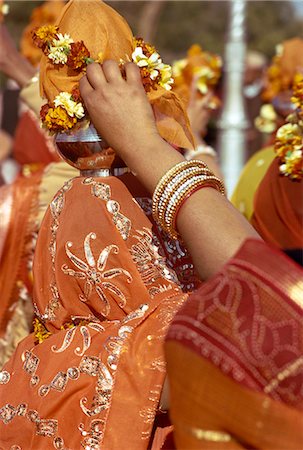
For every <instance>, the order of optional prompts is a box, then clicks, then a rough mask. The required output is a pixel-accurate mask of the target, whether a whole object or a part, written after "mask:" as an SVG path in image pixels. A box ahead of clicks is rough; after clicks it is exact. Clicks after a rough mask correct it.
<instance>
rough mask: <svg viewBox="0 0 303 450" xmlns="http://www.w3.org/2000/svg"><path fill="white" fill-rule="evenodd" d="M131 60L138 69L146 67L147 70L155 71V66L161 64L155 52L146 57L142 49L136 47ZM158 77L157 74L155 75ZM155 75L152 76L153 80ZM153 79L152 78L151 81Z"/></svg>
mask: <svg viewBox="0 0 303 450" xmlns="http://www.w3.org/2000/svg"><path fill="white" fill-rule="evenodd" d="M132 60H133V62H134V63H136V64H137V66H139V67H148V68H149V69H154V68H155V69H156V68H157V65H158V64H160V63H162V60H161V58H160V55H159V54H158V53H156V52H154V53H153V54H152V55H151V56H149V57H147V56H146V55H145V54H144V53H143V49H142V47H136V48H135V50H134V51H133V53H132ZM157 75H158V73H157ZM157 75H155V74H153V76H155V78H156V77H157ZM153 79H154V78H152V80H153Z"/></svg>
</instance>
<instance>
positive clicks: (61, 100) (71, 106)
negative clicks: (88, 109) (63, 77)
mask: <svg viewBox="0 0 303 450" xmlns="http://www.w3.org/2000/svg"><path fill="white" fill-rule="evenodd" d="M54 105H55V106H56V107H57V106H62V108H64V109H65V110H66V112H67V114H68V115H69V116H70V117H74V116H76V117H77V118H78V119H82V117H84V108H83V105H82V103H80V102H79V103H76V102H74V100H72V99H71V95H70V94H69V93H68V92H60V94H58V95H57V97H56V98H55V100H54Z"/></svg>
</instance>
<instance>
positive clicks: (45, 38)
mask: <svg viewBox="0 0 303 450" xmlns="http://www.w3.org/2000/svg"><path fill="white" fill-rule="evenodd" d="M57 32H58V27H57V26H55V25H44V26H43V27H40V28H38V29H36V30H34V31H33V39H34V41H35V42H36V43H37V45H38V47H41V46H42V45H43V44H47V43H48V42H50V41H52V40H53V39H55V38H56V36H57Z"/></svg>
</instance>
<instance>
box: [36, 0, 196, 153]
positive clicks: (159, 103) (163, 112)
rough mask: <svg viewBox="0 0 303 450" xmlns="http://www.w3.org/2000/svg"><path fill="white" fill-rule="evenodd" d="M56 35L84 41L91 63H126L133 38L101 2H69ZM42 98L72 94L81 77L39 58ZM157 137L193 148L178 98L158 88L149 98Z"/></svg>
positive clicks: (186, 121) (125, 24)
mask: <svg viewBox="0 0 303 450" xmlns="http://www.w3.org/2000/svg"><path fill="white" fill-rule="evenodd" d="M58 26H59V32H60V33H62V34H65V33H67V34H69V35H70V36H71V38H72V39H73V40H74V41H81V40H82V41H83V42H84V44H85V46H86V47H87V48H88V50H89V52H90V55H91V58H93V59H94V60H96V59H98V58H100V54H101V55H102V60H105V59H113V60H116V61H120V59H123V60H127V59H128V58H130V57H131V54H132V52H133V39H134V37H133V34H132V32H131V30H130V28H129V26H128V24H127V23H126V21H125V20H124V19H123V18H122V17H121V16H120V15H119V14H118V13H117V12H116V11H115V10H114V9H112V8H111V7H110V6H108V5H106V4H105V3H103V2H102V1H100V0H90V1H83V0H71V1H70V2H69V3H68V4H67V5H66V7H65V8H64V10H63V12H62V14H61V17H60V19H59V21H58ZM40 67H41V77H40V83H41V84H40V87H41V95H42V96H43V97H45V98H47V99H48V100H49V101H51V102H52V101H53V100H54V98H55V97H56V96H57V95H58V94H59V93H60V92H71V91H72V89H73V88H74V86H75V84H76V83H77V82H79V80H80V78H81V77H82V74H81V73H80V74H78V73H71V71H70V69H69V68H68V67H67V66H61V67H58V66H54V65H53V64H52V63H50V61H49V59H48V58H47V56H43V57H42V58H41V66H40ZM147 95H148V98H149V101H150V103H151V105H152V107H153V110H154V113H155V117H156V121H157V126H158V129H159V132H160V134H161V135H162V137H163V138H164V139H166V140H167V141H168V142H170V143H172V144H175V145H177V146H178V147H184V148H192V146H193V137H192V135H191V132H190V126H189V121H188V118H187V114H186V112H185V109H184V106H183V104H182V102H181V101H180V99H179V98H178V97H177V95H176V94H175V93H174V92H172V91H166V90H165V89H164V88H162V87H160V86H157V89H156V90H151V91H150V92H149V93H148V94H147Z"/></svg>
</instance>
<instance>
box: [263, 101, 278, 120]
mask: <svg viewBox="0 0 303 450" xmlns="http://www.w3.org/2000/svg"><path fill="white" fill-rule="evenodd" d="M260 116H261V117H262V118H263V119H266V120H272V121H274V120H276V119H277V114H276V111H275V110H274V107H273V106H272V105H271V104H266V105H263V106H261V109H260Z"/></svg>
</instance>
